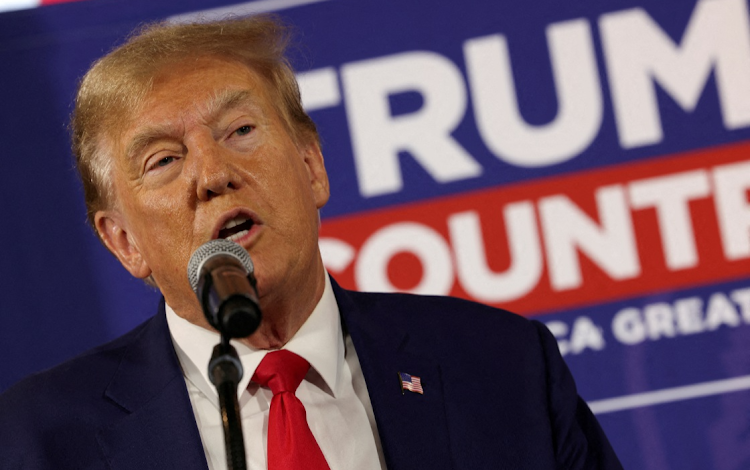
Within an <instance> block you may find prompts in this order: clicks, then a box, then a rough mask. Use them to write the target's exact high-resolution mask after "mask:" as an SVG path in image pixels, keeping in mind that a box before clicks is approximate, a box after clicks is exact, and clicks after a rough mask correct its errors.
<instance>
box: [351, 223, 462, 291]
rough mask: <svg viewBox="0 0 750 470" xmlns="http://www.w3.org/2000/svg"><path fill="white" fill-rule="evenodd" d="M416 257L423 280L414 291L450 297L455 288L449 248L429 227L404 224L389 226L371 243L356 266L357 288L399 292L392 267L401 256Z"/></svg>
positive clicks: (375, 236) (362, 252)
mask: <svg viewBox="0 0 750 470" xmlns="http://www.w3.org/2000/svg"><path fill="white" fill-rule="evenodd" d="M402 252H408V253H412V254H414V255H415V256H416V257H417V258H418V259H419V261H420V262H421V263H422V273H423V274H422V279H421V281H420V282H419V284H418V285H417V286H416V287H414V288H413V289H410V290H409V292H412V293H415V294H431V295H447V294H448V293H450V290H451V287H453V280H454V277H453V266H452V264H451V253H450V249H449V248H448V244H447V243H446V242H445V240H444V239H443V237H442V236H441V235H440V234H439V233H437V232H436V231H434V230H433V229H431V228H430V227H427V226H426V225H422V224H418V223H414V222H402V223H398V224H393V225H389V226H386V227H384V228H382V229H380V230H378V231H377V232H375V233H374V234H372V235H371V236H370V238H368V239H367V241H366V242H365V243H364V244H363V245H362V248H361V249H360V251H359V257H358V258H357V262H356V264H355V265H354V278H355V282H356V283H357V286H358V287H359V288H360V289H362V290H365V291H374V292H395V291H397V290H399V289H397V288H396V287H395V286H394V285H393V284H392V283H391V281H390V279H389V277H388V263H389V262H390V260H391V258H393V256H394V255H396V254H397V253H402Z"/></svg>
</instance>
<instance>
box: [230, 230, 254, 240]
mask: <svg viewBox="0 0 750 470" xmlns="http://www.w3.org/2000/svg"><path fill="white" fill-rule="evenodd" d="M249 232H250V231H249V230H243V231H241V232H237V233H235V234H234V235H230V236H228V237H227V238H225V240H229V241H233V242H234V241H237V240H239V239H240V238H242V237H244V236H245V235H247V234H248V233H249Z"/></svg>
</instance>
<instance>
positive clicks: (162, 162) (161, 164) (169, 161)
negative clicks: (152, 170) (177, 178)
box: [154, 157, 174, 167]
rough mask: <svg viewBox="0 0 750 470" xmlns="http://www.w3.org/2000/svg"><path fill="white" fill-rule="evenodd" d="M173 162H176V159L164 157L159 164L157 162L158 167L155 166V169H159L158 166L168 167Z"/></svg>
mask: <svg viewBox="0 0 750 470" xmlns="http://www.w3.org/2000/svg"><path fill="white" fill-rule="evenodd" d="M173 161H174V157H164V158H162V159H161V160H159V161H158V162H156V165H154V166H155V167H158V166H167V165H169V164H170V163H172V162H173Z"/></svg>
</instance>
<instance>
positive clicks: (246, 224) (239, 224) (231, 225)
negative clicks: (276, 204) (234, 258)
mask: <svg viewBox="0 0 750 470" xmlns="http://www.w3.org/2000/svg"><path fill="white" fill-rule="evenodd" d="M253 225H254V222H253V221H252V220H251V219H250V218H248V217H245V216H241V215H240V216H237V217H235V218H234V219H231V220H229V221H228V222H227V223H226V224H224V227H222V228H221V230H219V237H218V238H224V239H226V240H230V241H233V242H234V241H237V240H239V239H241V238H242V237H244V236H245V235H247V234H248V233H250V229H252V228H253Z"/></svg>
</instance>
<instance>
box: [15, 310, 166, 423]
mask: <svg viewBox="0 0 750 470" xmlns="http://www.w3.org/2000/svg"><path fill="white" fill-rule="evenodd" d="M153 322H154V318H151V319H149V320H147V321H146V322H144V323H142V324H141V325H139V326H137V327H136V328H134V329H133V330H131V331H130V332H128V333H126V334H124V335H122V336H120V337H118V338H115V339H113V340H112V341H109V342H107V343H105V344H102V345H100V346H97V347H95V348H93V349H90V350H88V351H86V352H84V353H82V354H80V355H78V356H76V357H73V358H72V359H69V360H67V361H65V362H63V363H61V364H58V365H56V366H54V367H51V368H49V369H46V370H43V371H40V372H37V373H34V374H32V375H30V376H28V377H26V378H24V379H22V380H21V381H19V382H17V383H16V384H14V385H12V386H11V387H10V388H8V389H7V390H6V391H5V392H3V393H2V394H0V415H3V416H8V414H9V413H13V411H14V410H19V409H26V408H27V407H29V406H34V407H41V408H42V409H44V408H46V407H47V406H55V407H56V408H58V409H59V407H60V400H61V398H62V397H69V398H71V399H75V398H80V399H85V396H86V395H89V394H91V393H97V392H94V391H98V393H99V394H101V390H102V389H103V387H106V385H107V383H108V381H109V380H110V379H111V377H112V374H114V372H115V371H116V370H117V367H118V366H119V363H120V361H121V360H122V357H123V356H124V355H125V354H126V351H127V350H128V348H129V347H130V345H131V344H133V343H134V342H135V341H137V340H138V338H139V337H140V336H141V335H143V334H144V332H145V331H146V330H147V329H148V328H149V327H150V326H151V324H152V323H153ZM47 404H49V405H47Z"/></svg>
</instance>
